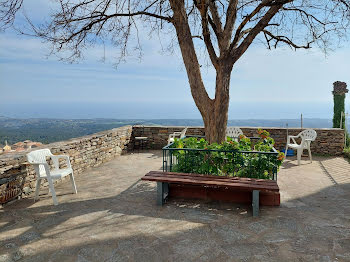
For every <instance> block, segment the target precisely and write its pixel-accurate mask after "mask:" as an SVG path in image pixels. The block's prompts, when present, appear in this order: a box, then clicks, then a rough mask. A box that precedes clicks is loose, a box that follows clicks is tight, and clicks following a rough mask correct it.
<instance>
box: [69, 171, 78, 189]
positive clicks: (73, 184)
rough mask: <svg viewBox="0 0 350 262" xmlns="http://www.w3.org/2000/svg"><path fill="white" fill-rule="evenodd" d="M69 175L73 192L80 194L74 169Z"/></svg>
mask: <svg viewBox="0 0 350 262" xmlns="http://www.w3.org/2000/svg"><path fill="white" fill-rule="evenodd" d="M69 176H70V181H71V182H72V188H73V192H74V194H78V191H77V186H76V184H75V180H74V175H73V171H72V174H70V175H69Z"/></svg>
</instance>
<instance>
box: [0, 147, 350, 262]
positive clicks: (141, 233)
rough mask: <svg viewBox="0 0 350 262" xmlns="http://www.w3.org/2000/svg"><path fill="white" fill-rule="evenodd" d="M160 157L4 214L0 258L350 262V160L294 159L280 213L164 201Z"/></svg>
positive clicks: (90, 176)
mask: <svg viewBox="0 0 350 262" xmlns="http://www.w3.org/2000/svg"><path fill="white" fill-rule="evenodd" d="M161 163H162V162H161V152H159V151H154V152H144V153H139V154H138V153H135V154H129V155H124V156H121V157H117V158H115V159H114V160H113V161H110V162H108V163H106V164H104V165H103V166H100V167H97V168H94V169H91V170H88V171H86V172H85V173H84V174H81V175H79V176H76V182H77V187H78V194H77V195H74V194H71V185H70V182H69V181H65V182H63V183H60V184H59V185H57V186H56V189H57V192H58V201H59V203H60V204H59V205H58V206H53V205H52V199H51V197H50V196H48V195H46V193H47V189H46V190H43V194H42V195H41V197H40V201H37V202H36V203H34V202H33V198H29V199H24V200H21V201H18V202H16V203H13V204H10V205H7V206H5V207H4V208H3V209H0V261H98V262H102V261H279V262H280V261H350V164H349V163H348V162H347V161H345V160H344V159H343V158H320V157H319V158H316V159H315V160H314V162H313V163H312V164H311V163H309V162H308V161H307V160H306V159H305V160H303V161H302V165H301V166H296V161H295V160H287V161H286V162H285V163H284V164H283V166H282V168H281V170H280V172H279V175H278V177H279V178H278V184H279V186H280V188H281V206H280V207H262V208H261V213H260V217H258V218H253V217H252V216H251V211H250V207H249V206H242V205H238V204H231V203H218V202H204V201H195V200H175V199H173V200H170V201H169V202H168V203H167V204H166V205H165V206H164V207H158V206H156V204H155V201H156V190H155V184H154V183H151V182H150V183H148V182H141V181H140V178H141V177H142V176H143V175H144V174H145V173H146V172H147V171H149V170H158V169H160V167H161Z"/></svg>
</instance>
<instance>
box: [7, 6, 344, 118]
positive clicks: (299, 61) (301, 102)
mask: <svg viewBox="0 0 350 262" xmlns="http://www.w3.org/2000/svg"><path fill="white" fill-rule="evenodd" d="M49 2H50V1H44V0H40V1H39V0H36V1H27V2H26V5H25V9H26V12H27V13H28V14H30V15H31V16H32V18H33V19H39V17H42V14H43V13H45V12H47V5H48V3H49ZM19 23H21V22H19ZM141 38H142V43H143V53H144V55H143V57H142V60H141V61H140V60H139V59H137V58H135V57H131V58H129V59H128V60H127V62H126V63H122V64H120V65H119V66H118V67H117V68H116V67H115V62H116V56H117V50H116V49H115V48H114V47H112V46H106V47H105V48H103V46H101V45H96V46H94V47H93V48H91V49H89V50H88V51H87V52H86V53H85V54H84V55H85V59H84V60H82V61H79V62H78V63H75V64H69V63H64V62H61V61H59V60H58V59H57V57H53V56H49V57H47V54H48V53H49V49H48V46H47V44H45V43H42V42H41V41H40V40H39V39H35V38H31V37H25V36H21V35H18V34H16V33H15V32H13V31H11V30H7V31H5V32H0V115H3V116H8V117H18V118H36V117H46V118H119V119H123V118H127V119H130V118H133V119H140V118H145V119H156V118H180V119H181V118H200V114H199V112H198V110H197V109H196V107H195V104H194V102H193V99H192V97H191V93H190V88H189V84H188V80H187V75H186V72H185V69H184V66H183V62H182V58H181V54H180V52H179V50H178V49H175V52H174V53H173V54H169V53H164V52H161V51H160V50H161V45H160V43H159V41H158V39H156V38H153V39H152V38H150V37H149V36H147V35H141ZM104 56H105V57H106V59H105V60H104V61H102V57H104ZM202 70H203V79H204V82H205V84H206V87H207V91H208V93H209V95H210V96H213V93H214V87H215V72H214V70H213V69H210V68H206V67H203V69H202ZM338 80H339V81H344V82H347V83H348V85H350V43H349V42H343V43H342V46H341V47H340V48H338V49H337V50H335V51H332V52H330V53H329V54H328V55H327V56H325V54H324V53H322V52H321V51H320V50H318V49H311V50H298V51H294V50H290V49H289V48H287V47H284V48H279V49H276V50H267V49H266V48H265V47H264V46H262V45H253V46H252V47H250V49H249V50H248V51H247V52H246V53H245V54H244V55H243V57H242V58H241V59H240V60H239V61H238V62H237V63H236V64H235V66H234V69H233V72H232V77H231V89H230V108H229V119H246V118H252V119H286V118H299V117H300V114H303V116H304V117H306V118H331V117H332V114H333V99H332V93H331V91H332V88H333V85H332V83H333V82H335V81H338ZM346 110H347V111H348V112H350V99H349V95H348V98H347V100H346Z"/></svg>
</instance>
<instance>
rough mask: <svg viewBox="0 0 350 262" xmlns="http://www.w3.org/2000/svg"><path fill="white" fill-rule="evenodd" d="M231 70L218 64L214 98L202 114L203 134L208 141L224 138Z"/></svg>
mask: <svg viewBox="0 0 350 262" xmlns="http://www.w3.org/2000/svg"><path fill="white" fill-rule="evenodd" d="M231 71H232V68H230V67H226V66H223V65H220V66H219V68H218V69H217V73H216V92H215V99H214V100H212V103H211V104H210V105H208V107H207V110H206V111H205V113H204V114H202V116H203V121H204V128H205V136H206V139H207V140H208V141H209V143H214V142H216V143H221V142H223V141H225V139H226V127H227V120H228V107H229V98H230V96H229V89H230V76H231Z"/></svg>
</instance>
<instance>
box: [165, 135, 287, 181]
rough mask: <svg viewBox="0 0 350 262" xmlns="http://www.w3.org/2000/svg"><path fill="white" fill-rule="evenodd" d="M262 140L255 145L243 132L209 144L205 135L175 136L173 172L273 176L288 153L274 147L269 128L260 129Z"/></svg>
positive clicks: (254, 176)
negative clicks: (182, 137) (236, 139)
mask: <svg viewBox="0 0 350 262" xmlns="http://www.w3.org/2000/svg"><path fill="white" fill-rule="evenodd" d="M259 132H260V133H259V135H260V139H259V140H258V141H257V142H256V143H255V144H254V145H253V144H252V141H251V139H249V138H247V137H245V136H243V135H241V136H240V137H239V141H238V142H236V141H234V140H232V139H231V138H229V137H228V138H227V141H225V142H222V143H221V144H217V143H212V144H209V143H208V141H206V140H205V139H204V138H197V137H189V138H184V139H175V142H174V143H173V144H172V145H171V148H170V149H171V150H170V151H171V155H172V156H173V157H174V162H173V163H172V166H171V171H173V172H183V173H197V174H211V175H218V176H231V177H233V176H237V177H249V178H261V179H272V178H273V177H274V175H275V174H276V173H277V170H278V169H279V167H280V166H281V164H282V163H283V160H284V154H283V153H281V152H278V151H276V150H275V149H274V147H273V145H274V140H273V139H272V138H270V137H269V133H268V132H267V131H266V130H260V131H259Z"/></svg>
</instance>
